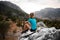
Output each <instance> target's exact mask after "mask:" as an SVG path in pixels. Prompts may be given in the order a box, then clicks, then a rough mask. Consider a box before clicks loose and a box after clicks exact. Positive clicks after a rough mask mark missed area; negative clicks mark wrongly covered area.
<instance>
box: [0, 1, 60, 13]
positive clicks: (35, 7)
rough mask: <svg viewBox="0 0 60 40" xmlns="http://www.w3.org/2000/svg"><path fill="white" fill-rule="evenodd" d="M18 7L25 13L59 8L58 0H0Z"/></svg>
mask: <svg viewBox="0 0 60 40" xmlns="http://www.w3.org/2000/svg"><path fill="white" fill-rule="evenodd" d="M0 1H10V2H12V3H14V4H16V5H18V6H19V7H20V8H21V9H22V10H24V11H25V12H26V13H28V14H29V13H30V12H35V11H40V10H41V9H44V8H47V7H48V8H60V0H0Z"/></svg>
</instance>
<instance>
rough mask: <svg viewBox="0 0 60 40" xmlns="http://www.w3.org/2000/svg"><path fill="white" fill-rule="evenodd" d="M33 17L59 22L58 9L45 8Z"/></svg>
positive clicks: (59, 9) (59, 12) (59, 11)
mask: <svg viewBox="0 0 60 40" xmlns="http://www.w3.org/2000/svg"><path fill="white" fill-rule="evenodd" d="M35 17H37V18H42V19H51V20H56V19H57V20H60V8H45V9H42V10H40V11H36V12H35Z"/></svg>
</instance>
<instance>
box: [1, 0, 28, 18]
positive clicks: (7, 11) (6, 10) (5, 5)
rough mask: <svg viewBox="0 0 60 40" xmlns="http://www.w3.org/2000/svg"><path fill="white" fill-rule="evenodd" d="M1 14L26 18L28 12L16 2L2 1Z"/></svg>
mask: <svg viewBox="0 0 60 40" xmlns="http://www.w3.org/2000/svg"><path fill="white" fill-rule="evenodd" d="M0 15H5V16H7V17H8V18H13V17H17V18H26V17H27V15H28V14H27V13H25V12H24V11H23V10H22V9H21V8H19V7H18V6H17V5H16V4H13V3H11V2H8V1H0Z"/></svg>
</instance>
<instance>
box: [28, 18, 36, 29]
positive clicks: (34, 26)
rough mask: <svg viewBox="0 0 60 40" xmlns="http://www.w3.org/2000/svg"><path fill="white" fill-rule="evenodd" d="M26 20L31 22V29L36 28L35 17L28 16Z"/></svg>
mask: <svg viewBox="0 0 60 40" xmlns="http://www.w3.org/2000/svg"><path fill="white" fill-rule="evenodd" d="M28 22H30V24H31V29H32V30H36V28H37V26H36V19H35V18H29V19H28Z"/></svg>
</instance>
